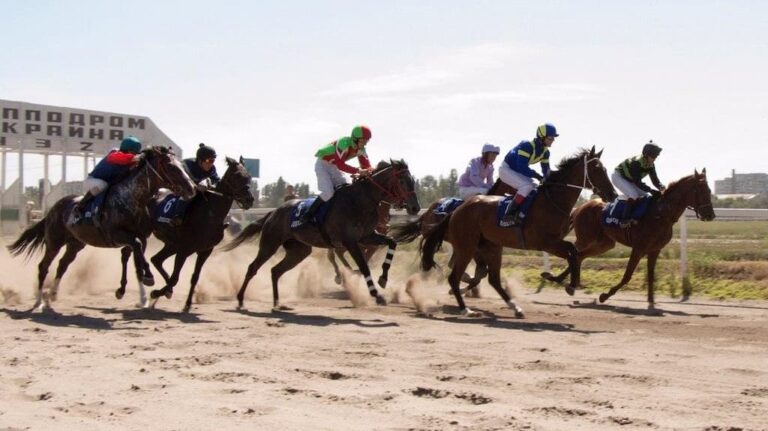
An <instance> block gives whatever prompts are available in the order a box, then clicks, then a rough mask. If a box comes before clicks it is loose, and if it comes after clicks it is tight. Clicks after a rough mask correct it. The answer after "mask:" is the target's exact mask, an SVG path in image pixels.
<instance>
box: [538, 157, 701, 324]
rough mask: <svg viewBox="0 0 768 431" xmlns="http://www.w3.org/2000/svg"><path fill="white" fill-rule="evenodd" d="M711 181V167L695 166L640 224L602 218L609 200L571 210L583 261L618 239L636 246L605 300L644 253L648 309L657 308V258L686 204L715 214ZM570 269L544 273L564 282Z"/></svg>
mask: <svg viewBox="0 0 768 431" xmlns="http://www.w3.org/2000/svg"><path fill="white" fill-rule="evenodd" d="M711 195H712V193H711V191H710V189H709V185H707V170H706V168H705V169H702V171H701V173H699V172H697V170H695V169H694V171H693V175H688V176H685V177H682V178H680V179H679V180H678V181H675V182H673V183H671V184H670V185H669V187H667V189H666V190H664V192H663V193H662V194H661V197H660V198H659V199H658V200H654V201H653V202H651V204H650V205H649V206H648V211H647V213H646V215H645V217H643V218H641V219H640V220H639V222H638V224H637V225H634V226H631V227H628V228H621V227H619V226H607V225H603V224H602V222H601V218H602V217H601V215H602V212H603V209H604V208H605V205H606V204H605V203H603V202H598V201H589V202H586V203H585V204H583V205H581V206H579V207H578V208H576V209H575V210H573V213H572V214H571V226H572V227H573V229H574V230H575V233H576V243H575V246H576V250H577V251H578V252H577V254H576V259H577V261H578V262H579V265H581V262H583V261H584V259H586V258H588V257H591V256H598V255H601V254H603V253H605V252H606V251H608V250H610V249H612V248H613V247H615V246H616V243H617V242H619V243H621V244H624V245H626V246H627V247H630V248H631V249H632V252H631V254H630V256H629V261H628V262H627V267H626V269H625V270H624V276H623V277H622V278H621V281H620V282H619V283H618V284H617V285H615V286H613V287H612V288H611V289H610V290H609V291H608V293H602V294H600V302H601V303H603V302H605V301H607V300H608V298H610V297H611V296H613V295H614V294H615V293H616V292H617V291H618V290H619V289H621V288H622V287H623V286H624V285H626V284H627V283H629V281H630V280H631V279H632V274H633V273H634V271H635V268H636V267H637V264H638V263H639V262H640V259H642V258H643V256H645V257H646V260H647V263H648V309H649V310H653V309H655V303H654V296H653V293H654V292H653V283H654V278H655V269H656V261H657V259H658V257H659V253H660V252H661V249H663V248H664V247H665V246H666V245H667V244H668V243H669V241H670V240H671V239H672V226H673V225H674V224H675V223H676V222H677V221H678V220H679V219H680V216H681V215H682V214H683V212H684V211H685V209H686V208H691V209H693V211H694V212H695V213H696V217H697V218H698V219H700V220H702V221H710V220H714V218H715V211H714V209H713V208H712V198H711ZM569 272H570V269H569V268H566V269H565V271H563V272H562V273H561V274H559V275H558V276H552V275H551V274H549V273H543V274H541V276H542V277H543V278H544V279H546V280H549V281H554V282H556V283H560V282H562V281H563V279H564V278H565V277H566V276H567V275H568V273H569Z"/></svg>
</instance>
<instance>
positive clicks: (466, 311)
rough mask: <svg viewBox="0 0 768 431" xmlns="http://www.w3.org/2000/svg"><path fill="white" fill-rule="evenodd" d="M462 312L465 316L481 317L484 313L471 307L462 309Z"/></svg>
mask: <svg viewBox="0 0 768 431" xmlns="http://www.w3.org/2000/svg"><path fill="white" fill-rule="evenodd" d="M461 314H462V315H464V316H465V317H480V316H482V314H480V312H479V311H474V310H470V309H469V308H465V309H463V310H461Z"/></svg>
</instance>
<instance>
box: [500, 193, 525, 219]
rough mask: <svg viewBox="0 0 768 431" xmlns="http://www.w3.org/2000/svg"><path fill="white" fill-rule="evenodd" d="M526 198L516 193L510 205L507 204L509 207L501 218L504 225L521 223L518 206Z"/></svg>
mask: <svg viewBox="0 0 768 431" xmlns="http://www.w3.org/2000/svg"><path fill="white" fill-rule="evenodd" d="M524 200H525V197H521V196H520V195H515V197H514V198H513V199H512V202H510V203H509V205H507V208H505V209H504V216H503V217H502V218H501V224H502V225H505V226H510V225H517V224H519V223H520V212H519V211H518V208H519V207H520V204H521V203H523V201H524Z"/></svg>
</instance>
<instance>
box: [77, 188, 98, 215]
mask: <svg viewBox="0 0 768 431" xmlns="http://www.w3.org/2000/svg"><path fill="white" fill-rule="evenodd" d="M94 197H95V196H93V195H92V194H91V192H90V191H87V192H85V194H84V195H83V197H82V198H80V202H78V203H76V204H75V207H74V208H73V209H72V213H73V214H74V215H75V218H76V219H80V218H82V217H83V213H84V212H85V208H86V207H87V206H88V203H89V202H90V201H92V200H93V198H94Z"/></svg>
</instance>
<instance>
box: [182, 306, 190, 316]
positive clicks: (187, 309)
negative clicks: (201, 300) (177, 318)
mask: <svg viewBox="0 0 768 431" xmlns="http://www.w3.org/2000/svg"><path fill="white" fill-rule="evenodd" d="M190 308H192V307H190V306H189V305H185V306H184V308H182V309H181V314H187V313H189V309H190Z"/></svg>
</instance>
